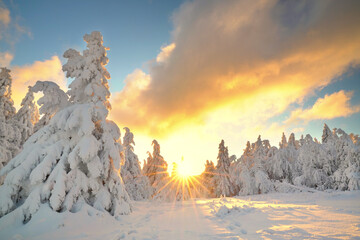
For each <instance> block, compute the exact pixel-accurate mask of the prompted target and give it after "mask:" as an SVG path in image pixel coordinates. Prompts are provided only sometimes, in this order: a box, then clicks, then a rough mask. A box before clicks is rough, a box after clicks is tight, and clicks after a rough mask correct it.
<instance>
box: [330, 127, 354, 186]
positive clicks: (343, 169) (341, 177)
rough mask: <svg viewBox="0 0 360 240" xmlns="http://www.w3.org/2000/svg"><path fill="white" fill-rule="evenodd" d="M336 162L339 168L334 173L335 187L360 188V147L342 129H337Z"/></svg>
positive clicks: (335, 142) (335, 143) (334, 142)
mask: <svg viewBox="0 0 360 240" xmlns="http://www.w3.org/2000/svg"><path fill="white" fill-rule="evenodd" d="M335 134H336V137H334V138H335V141H333V144H334V146H333V147H334V148H335V149H336V158H335V161H334V162H335V164H338V168H337V170H336V171H335V172H334V174H333V180H334V183H333V188H335V189H339V190H359V189H360V147H359V145H355V144H354V142H353V141H352V139H351V138H350V136H349V135H348V134H346V133H345V132H344V131H343V130H341V129H336V132H335Z"/></svg>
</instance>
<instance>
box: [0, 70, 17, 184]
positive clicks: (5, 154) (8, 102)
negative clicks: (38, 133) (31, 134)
mask: <svg viewBox="0 0 360 240" xmlns="http://www.w3.org/2000/svg"><path fill="white" fill-rule="evenodd" d="M11 85H12V79H11V76H10V70H9V69H7V68H1V72H0V170H1V169H2V168H3V167H4V166H5V165H6V164H7V163H8V161H10V159H12V158H13V157H14V156H15V155H16V154H17V153H18V151H19V146H20V141H21V134H20V131H19V129H18V128H17V126H16V125H15V124H13V117H14V115H15V112H16V110H15V107H14V102H13V100H12V98H11ZM3 180H4V177H0V184H2V182H3Z"/></svg>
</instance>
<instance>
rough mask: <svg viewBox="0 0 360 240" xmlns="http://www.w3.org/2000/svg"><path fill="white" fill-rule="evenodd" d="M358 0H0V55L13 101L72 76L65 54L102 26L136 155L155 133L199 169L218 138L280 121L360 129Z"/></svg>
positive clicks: (241, 138)
mask: <svg viewBox="0 0 360 240" xmlns="http://www.w3.org/2000/svg"><path fill="white" fill-rule="evenodd" d="M359 5H360V4H359V1H347V2H345V3H343V2H338V1H302V2H290V3H289V2H285V1H276V0H274V1H267V2H264V3H262V2H260V1H231V0H229V1H211V0H209V1H198V0H195V1H178V0H171V1H167V0H163V1H160V0H143V1H141V0H139V1H93V0H92V1H82V0H77V1H67V0H66V1H45V0H44V1H40V0H36V1H25V0H22V1H9V0H5V1H1V0H0V9H1V8H2V9H5V10H3V11H2V12H0V63H1V62H2V63H4V64H5V65H6V64H7V65H9V66H10V68H11V69H12V72H13V79H14V87H13V92H14V98H15V103H18V102H19V101H20V99H21V98H20V97H19V96H22V95H24V92H22V91H25V90H24V89H26V86H27V85H29V84H33V83H34V82H35V81H36V80H38V79H40V80H55V81H57V83H58V84H60V85H61V83H62V82H64V81H66V80H65V77H64V74H63V73H62V71H61V64H64V63H65V60H64V59H63V58H62V54H63V53H64V52H65V51H66V50H67V49H69V48H75V49H77V50H78V51H82V50H83V49H85V47H86V45H85V42H84V41H83V39H82V37H83V35H84V34H85V33H90V32H91V31H94V30H97V31H100V32H101V33H102V34H103V37H104V45H105V46H107V47H109V48H110V51H108V57H109V64H108V65H107V66H106V67H107V69H108V71H109V72H110V74H111V80H110V90H111V92H112V94H113V98H112V106H113V110H112V113H111V118H112V119H114V120H115V121H116V122H117V123H118V125H119V127H120V128H122V127H124V126H129V127H130V128H131V129H132V130H133V132H134V135H135V141H136V143H137V144H136V148H137V149H136V152H137V154H138V155H139V156H140V160H142V159H144V158H145V156H146V151H148V150H150V149H151V146H150V143H151V141H152V139H153V138H156V139H158V140H159V142H160V144H161V146H162V152H163V155H164V157H165V159H166V160H167V161H169V162H173V161H175V162H178V161H179V160H180V159H181V156H184V159H185V162H186V161H187V162H188V164H189V165H193V166H194V169H197V170H196V171H195V172H197V173H198V172H199V171H200V170H199V169H202V168H203V163H204V161H205V160H206V159H210V160H214V161H216V155H217V146H218V144H219V142H220V140H221V139H224V140H225V143H226V144H227V145H228V146H229V150H230V153H231V154H236V155H237V156H240V155H241V153H242V149H243V148H244V145H245V143H246V141H247V140H250V141H251V142H254V141H255V140H256V138H257V136H258V135H259V134H261V135H262V137H263V138H267V139H270V141H271V143H272V145H275V146H277V143H278V141H279V140H280V137H281V133H282V132H283V131H284V132H285V133H286V135H289V134H290V133H291V132H295V134H296V137H297V138H298V137H300V135H301V134H306V133H310V134H311V135H313V136H314V137H317V138H321V134H322V128H323V124H324V122H326V123H327V124H328V125H329V126H330V128H335V127H337V128H342V129H344V130H345V131H347V132H348V133H350V132H354V133H360V124H359V123H360V113H359V112H360V67H359V62H360V52H359V49H360V46H359V45H360V31H359V28H358V26H357V24H356V23H357V22H359V21H360V19H359V17H358V16H360V12H359V11H360V6H359ZM6 11H8V12H9V16H7V15H6ZM289 13H291V14H289ZM358 20H359V21H358ZM1 24H2V25H1ZM6 54H7V55H6ZM159 54H160V55H161V56H162V60H159V59H160V58H158V57H159V56H160V55H159ZM6 56H8V58H6ZM45 68H47V69H48V70H49V71H48V72H46V73H42V72H41V69H45ZM37 73H40V74H39V75H36V74H37ZM41 74H43V76H42V75H41ZM18 98H20V99H18ZM124 98H126V99H127V101H126V102H124V101H123V99H124Z"/></svg>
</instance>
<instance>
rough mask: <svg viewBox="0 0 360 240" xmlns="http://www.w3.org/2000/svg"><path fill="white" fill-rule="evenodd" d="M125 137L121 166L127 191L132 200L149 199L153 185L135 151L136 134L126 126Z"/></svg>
mask: <svg viewBox="0 0 360 240" xmlns="http://www.w3.org/2000/svg"><path fill="white" fill-rule="evenodd" d="M124 129H125V136H124V138H123V147H124V157H125V162H124V165H123V166H122V167H121V177H122V179H123V181H124V183H125V187H126V191H127V192H128V194H129V196H130V198H131V199H132V200H136V201H139V200H144V199H149V198H150V197H151V195H152V187H151V186H150V183H149V179H148V178H147V177H146V176H144V175H143V174H142V171H141V167H140V162H139V159H138V156H137V155H136V154H135V153H134V147H133V145H132V144H134V145H135V142H134V134H133V133H132V132H130V129H129V128H127V127H125V128H124Z"/></svg>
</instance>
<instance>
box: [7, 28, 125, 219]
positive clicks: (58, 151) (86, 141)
mask: <svg viewBox="0 0 360 240" xmlns="http://www.w3.org/2000/svg"><path fill="white" fill-rule="evenodd" d="M84 39H85V41H86V42H88V47H89V49H88V50H85V51H84V54H83V55H80V54H78V55H76V56H75V59H74V56H70V55H66V56H65V57H67V58H68V59H69V60H68V63H67V64H65V65H66V66H67V67H64V70H66V71H68V72H67V74H68V75H70V76H73V77H75V80H74V82H73V83H75V84H72V85H70V88H71V90H70V91H71V96H72V99H71V104H70V105H69V106H67V107H66V108H64V109H62V110H61V111H59V112H57V113H56V114H55V115H54V117H53V118H51V120H50V122H49V124H48V125H46V126H44V127H43V128H41V129H40V130H38V131H37V132H36V133H35V134H33V135H32V136H31V137H30V138H29V139H28V140H27V141H26V143H25V144H24V149H23V150H22V151H21V152H20V153H19V154H18V155H17V156H16V157H15V158H13V159H12V160H11V161H10V162H9V163H8V164H7V165H6V166H5V167H4V168H3V169H2V170H1V171H0V174H1V175H4V174H7V176H6V179H5V182H4V185H3V186H1V187H0V215H1V216H2V215H4V214H7V213H9V212H10V211H12V210H14V209H15V208H17V207H21V209H22V211H23V214H24V220H28V219H30V218H31V216H32V215H33V214H34V213H36V211H37V210H38V209H39V206H40V204H43V203H47V204H49V205H50V207H51V208H52V209H53V210H54V211H67V210H68V211H75V210H76V209H77V208H75V207H74V206H75V204H76V203H84V202H85V203H86V204H89V205H91V206H93V207H94V208H96V209H98V210H100V211H107V212H109V213H110V214H111V215H113V216H119V215H122V214H128V213H130V212H131V205H130V198H129V195H128V193H127V192H126V190H125V186H124V184H123V182H122V179H121V176H120V163H121V162H122V161H123V159H122V154H121V152H122V146H121V145H120V143H118V140H119V137H120V130H119V128H118V127H117V126H116V124H115V123H114V122H112V121H109V120H107V119H106V118H107V115H108V109H109V108H110V105H109V102H108V97H109V94H107V93H108V92H109V91H108V86H107V81H106V79H107V78H108V77H109V75H108V73H107V71H106V69H105V67H104V65H105V64H106V63H107V58H106V52H105V48H104V47H103V46H102V36H101V34H100V33H99V32H93V33H91V34H90V35H85V37H84ZM98 49H103V50H104V51H98ZM68 52H69V51H67V52H66V53H68ZM104 59H106V61H105V60H104ZM70 63H71V64H70ZM85 63H87V64H88V65H89V66H91V74H84V73H83V72H82V71H86V69H87V67H85ZM70 65H71V66H83V67H84V68H83V69H82V70H81V68H73V69H72V68H70V67H69V66H70ZM104 69H105V70H104ZM73 71H77V72H76V74H75V73H74V72H73ZM85 75H86V77H85ZM104 79H105V80H104ZM82 82H86V83H87V86H90V88H92V87H93V89H94V91H93V93H92V94H90V95H89V94H88V93H89V92H88V90H89V88H86V87H85V88H78V87H77V86H78V85H77V84H78V83H82ZM99 89H102V90H101V91H98V90H99ZM104 93H105V94H104ZM77 94H78V95H79V96H80V97H78V96H77ZM80 100H81V101H80Z"/></svg>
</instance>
